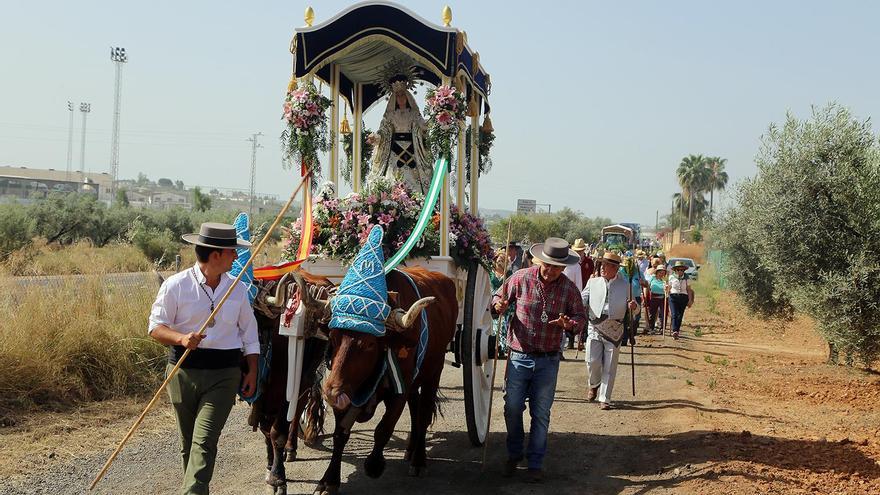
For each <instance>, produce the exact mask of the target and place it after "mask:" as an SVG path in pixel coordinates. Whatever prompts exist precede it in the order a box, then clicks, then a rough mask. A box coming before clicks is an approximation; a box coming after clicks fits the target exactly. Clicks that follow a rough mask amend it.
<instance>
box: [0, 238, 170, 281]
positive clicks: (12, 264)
mask: <svg viewBox="0 0 880 495" xmlns="http://www.w3.org/2000/svg"><path fill="white" fill-rule="evenodd" d="M152 268H153V264H152V263H150V261H149V260H148V259H147V258H146V256H144V254H143V253H142V252H141V251H140V250H138V248H136V247H134V246H133V245H131V244H113V245H108V246H104V247H94V246H92V245H91V243H89V242H87V241H82V242H78V243H76V244H73V245H70V246H57V245H52V246H47V245H46V244H45V242H42V241H37V242H35V243H34V244H33V245H32V246H29V247H26V248H24V249H20V250H18V251H16V252H14V253H12V255H10V257H9V258H8V259H7V260H6V261H5V262H4V263H3V264H2V265H0V273H2V274H5V275H12V276H38V275H76V274H101V273H123V272H142V271H148V270H151V269H152Z"/></svg>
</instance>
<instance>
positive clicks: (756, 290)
mask: <svg viewBox="0 0 880 495" xmlns="http://www.w3.org/2000/svg"><path fill="white" fill-rule="evenodd" d="M878 151H880V150H878V146H877V139H876V138H875V136H874V134H873V133H872V130H871V127H870V124H869V123H868V122H867V121H861V120H858V119H856V118H854V117H853V116H852V115H851V113H850V112H849V111H848V110H847V109H845V108H843V107H841V106H839V105H836V104H832V105H829V106H826V107H824V108H822V109H814V110H813V114H812V116H811V118H810V119H808V120H805V121H801V120H798V119H796V118H795V117H793V116H792V115H788V117H787V119H786V121H785V123H784V124H783V125H782V126H776V125H771V126H770V128H769V130H768V132H767V134H766V135H765V136H764V137H763V139H762V145H761V148H760V151H759V153H758V156H757V158H756V163H757V166H758V175H757V176H756V177H755V178H754V179H751V180H748V181H745V182H743V183H742V184H741V186H740V188H739V191H738V194H737V200H738V204H737V205H736V206H735V207H734V208H733V209H732V210H731V211H730V212H729V213H728V215H727V216H726V217H725V218H724V219H723V220H722V221H721V222H720V228H719V235H720V237H721V239H722V245H723V246H724V247H725V248H727V249H728V250H729V251H730V255H731V258H730V260H731V263H730V265H731V266H732V267H733V270H732V271H731V272H730V273H728V276H729V278H730V281H731V284H732V286H733V287H735V288H736V289H737V291H738V292H739V293H740V294H742V295H743V296H744V299H745V300H746V302H747V303H748V302H749V300H750V299H751V300H753V302H754V304H750V305H751V306H753V307H756V308H760V307H761V306H764V307H765V309H770V310H771V311H770V312H773V310H780V311H782V312H783V313H784V312H785V309H786V306H787V305H788V304H790V305H791V307H793V308H794V310H796V311H799V312H802V313H804V314H807V315H809V316H811V317H812V318H813V319H814V320H815V321H816V323H817V326H818V328H819V330H820V332H821V333H822V335H823V336H824V337H825V339H826V340H827V341H828V342H829V344H830V345H831V346H832V347H833V348H836V349H839V350H843V351H846V352H848V353H855V354H858V355H859V356H860V357H861V358H862V360H863V361H864V362H865V363H866V364H870V363H871V362H873V361H874V360H875V359H876V358H877V356H878V355H880V339H878V337H880V305H878V301H880V283H878V282H880V262H878V258H877V256H878V254H880V239H878V237H877V235H876V232H878V231H880V230H878V229H880V155H878ZM750 291H751V293H750Z"/></svg>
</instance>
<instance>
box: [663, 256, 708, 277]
mask: <svg viewBox="0 0 880 495" xmlns="http://www.w3.org/2000/svg"><path fill="white" fill-rule="evenodd" d="M676 261H684V264H685V265H687V266H688V269H687V270H685V273H686V274H687V276H688V278H689V279H691V280H696V279H697V272H698V271H699V270H700V265H698V264H696V263H695V262H694V260H692V259H690V258H669V260H668V261H667V262H668V264H669V265H668V266H669V273H672V267H673V266H675V262H676Z"/></svg>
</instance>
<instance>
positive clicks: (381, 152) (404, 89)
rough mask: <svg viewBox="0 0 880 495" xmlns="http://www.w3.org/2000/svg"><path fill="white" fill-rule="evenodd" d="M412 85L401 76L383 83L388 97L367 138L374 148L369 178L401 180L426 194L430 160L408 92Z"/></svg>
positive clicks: (421, 122) (418, 115)
mask: <svg viewBox="0 0 880 495" xmlns="http://www.w3.org/2000/svg"><path fill="white" fill-rule="evenodd" d="M413 84H414V81H413V80H412V79H411V78H409V77H408V76H407V75H403V74H399V75H395V76H393V77H391V78H390V79H389V80H388V82H386V83H385V84H384V85H385V86H386V87H387V88H388V89H389V93H390V94H389V96H388V105H387V106H386V107H385V114H384V115H383V116H382V122H380V124H379V130H378V131H376V133H374V134H372V135H371V136H370V137H369V139H368V140H369V141H370V143H371V144H372V145H373V146H375V147H376V148H375V149H376V152H375V153H374V155H373V164H372V168H371V170H370V175H369V177H382V176H384V177H388V178H391V179H393V180H398V181H402V182H405V183H406V184H407V185H408V186H409V187H410V188H412V189H413V190H414V191H417V192H420V193H422V194H426V193H427V192H428V187H429V186H430V184H431V176H432V174H433V170H432V168H431V162H432V161H433V159H432V157H431V151H430V148H429V146H428V144H427V142H426V138H427V125H426V124H425V120H424V119H423V118H422V115H421V113H419V107H418V105H416V100H415V98H414V97H413V94H412V93H411V92H410V89H411V88H412V86H413ZM369 177H368V179H367V180H369Z"/></svg>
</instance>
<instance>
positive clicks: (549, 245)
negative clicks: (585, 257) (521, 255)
mask: <svg viewBox="0 0 880 495" xmlns="http://www.w3.org/2000/svg"><path fill="white" fill-rule="evenodd" d="M529 252H530V253H531V254H532V256H534V257H535V258H537V259H538V260H541V262H542V263H547V264H548V265H557V266H567V265H574V264H575V263H577V262H579V261H580V259H581V257H580V256H578V254H577V253H575V252H574V251H572V250H571V248H570V247H569V245H568V241H566V240H565V239H560V238H558V237H548V238H547V240H545V241H544V242H539V243H537V244H534V245H532V247H530V248H529Z"/></svg>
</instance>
